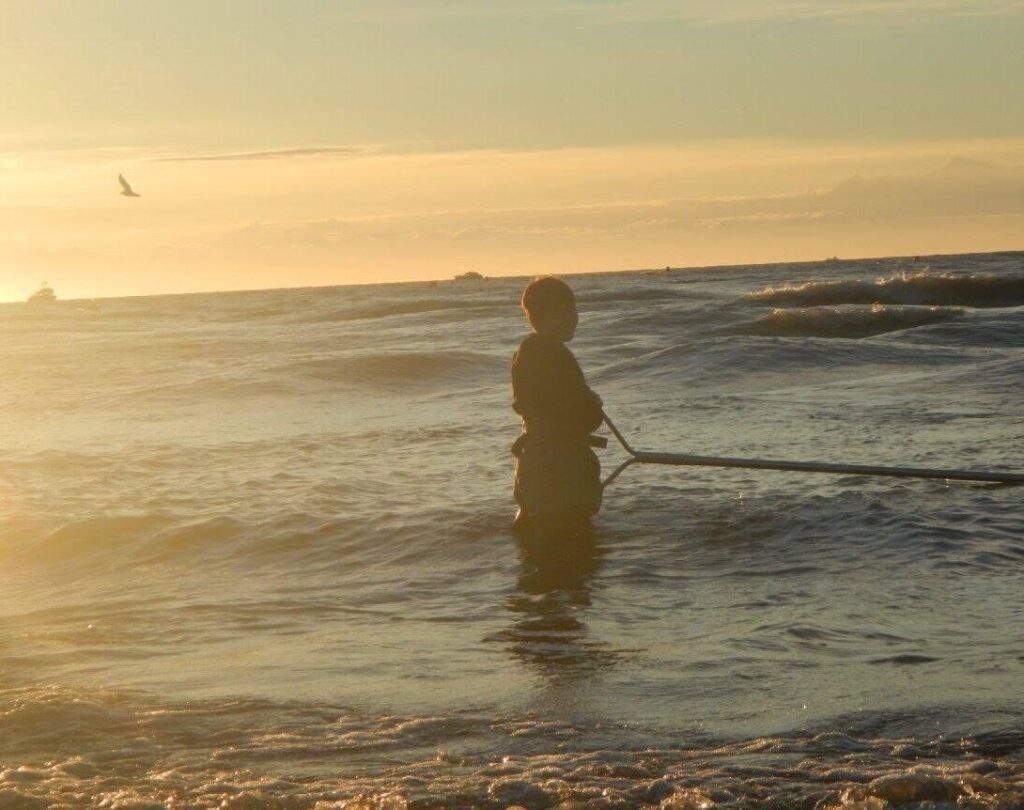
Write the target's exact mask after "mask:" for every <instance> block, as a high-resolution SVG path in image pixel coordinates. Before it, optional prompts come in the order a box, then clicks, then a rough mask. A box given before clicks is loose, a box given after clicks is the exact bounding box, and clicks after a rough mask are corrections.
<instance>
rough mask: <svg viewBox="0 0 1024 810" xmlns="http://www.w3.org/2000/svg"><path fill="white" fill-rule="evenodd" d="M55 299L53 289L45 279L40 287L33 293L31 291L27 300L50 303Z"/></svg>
mask: <svg viewBox="0 0 1024 810" xmlns="http://www.w3.org/2000/svg"><path fill="white" fill-rule="evenodd" d="M56 300H57V294H56V293H55V292H54V291H53V288H52V287H50V285H49V284H47V283H46V282H45V281H44V282H43V286H42V287H40V288H39V289H38V290H36V291H35V292H34V293H32V295H30V296H29V297H28V302H29V303H30V304H52V303H53V302H54V301H56Z"/></svg>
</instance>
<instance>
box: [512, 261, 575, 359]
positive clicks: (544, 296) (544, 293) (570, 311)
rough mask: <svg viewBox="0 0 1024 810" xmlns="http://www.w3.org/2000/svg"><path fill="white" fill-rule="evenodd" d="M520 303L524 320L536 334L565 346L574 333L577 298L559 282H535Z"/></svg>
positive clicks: (527, 287)
mask: <svg viewBox="0 0 1024 810" xmlns="http://www.w3.org/2000/svg"><path fill="white" fill-rule="evenodd" d="M521 303H522V305H523V312H525V313H526V319H527V320H528V321H529V322H530V326H532V327H533V331H534V332H536V333H537V334H538V335H545V336H547V337H553V338H555V339H556V340H560V341H561V342H563V343H568V342H569V341H570V340H572V338H573V335H575V334H576V324H577V323H578V322H579V316H578V315H577V314H576V296H575V295H573V294H572V290H571V289H569V285H568V284H566V283H565V282H564V281H562V280H561V279H559V278H552V277H551V276H546V277H544V278H538V279H534V280H533V281H531V282H530V283H529V284H527V285H526V289H525V290H523V298H522V301H521Z"/></svg>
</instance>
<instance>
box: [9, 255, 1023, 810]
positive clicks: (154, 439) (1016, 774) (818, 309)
mask: <svg viewBox="0 0 1024 810" xmlns="http://www.w3.org/2000/svg"><path fill="white" fill-rule="evenodd" d="M570 281H571V283H572V285H573V286H574V288H575V289H576V290H577V293H578V297H579V299H580V309H581V326H580V330H579V333H578V336H577V338H576V340H575V341H574V342H573V344H572V348H573V350H574V351H575V352H576V353H577V356H578V357H579V359H580V361H581V364H582V365H583V368H584V370H585V371H586V373H587V375H588V378H589V380H590V382H591V384H592V385H593V386H594V388H595V389H596V390H597V391H598V392H599V393H600V394H601V395H602V396H603V398H604V401H605V404H606V408H607V410H608V412H609V414H610V415H611V416H612V418H614V419H615V421H616V423H617V424H618V426H619V427H620V429H622V430H623V432H624V433H625V434H626V435H627V437H628V438H629V439H630V441H631V442H632V443H633V444H634V445H635V446H637V447H639V448H641V449H647V450H666V451H679V452H693V453H701V454H715V455H733V456H754V457H758V456H761V457H772V458H784V459H794V460H809V461H836V462H841V461H846V462H852V463H877V464H894V465H907V466H910V465H917V466H930V467H974V468H981V469H1013V470H1020V469H1024V420H1022V418H1021V415H1020V392H1021V390H1022V389H1024V254H990V255H985V256H949V257H931V258H928V259H924V260H877V261H876V260H871V261H856V262H842V261H832V262H825V263H817V264H800V265H797V264H791V265H774V266H768V267H740V268H717V269H708V270H700V271H682V270H681V271H674V272H657V273H628V274H613V275H602V276H586V277H577V278H572V279H570ZM522 284H523V280H522V279H503V280H490V281H482V282H471V281H469V282H440V283H435V284H426V283H424V284H404V285H380V286H366V287H348V288H327V289H317V290H292V291H269V292H251V293H232V294H211V295H194V296H169V297H153V298H137V299H119V300H107V301H100V302H99V306H98V308H96V309H94V308H90V307H85V306H81V305H80V304H78V303H76V302H73V301H60V302H58V303H57V304H56V305H55V306H53V307H45V306H44V307H28V306H26V305H22V304H12V305H4V306H2V307H0V333H2V334H0V337H2V340H0V368H2V369H3V374H4V385H3V386H2V387H0V415H2V421H0V808H6V807H18V808H35V807H47V806H64V807H93V806H97V805H100V804H103V806H106V807H111V808H116V807H134V808H142V807H157V806H160V807H225V808H243V807H244V808H248V807H301V808H305V807H347V808H406V807H414V808H427V807H437V808H442V807H444V808H447V807H486V808H504V807H509V806H512V805H519V806H522V807H528V808H542V807H555V806H559V807H562V808H585V807H592V808H632V807H645V806H658V805H661V806H663V807H666V808H697V807H712V806H726V807H764V806H776V807H808V808H811V807H820V808H827V807H840V806H842V807H848V808H872V809H874V808H885V807H890V806H902V807H999V808H1011V807H1024V722H1022V717H1024V715H1022V710H1024V700H1022V697H1021V695H1022V693H1024V690H1022V686H1024V636H1022V634H1021V631H1020V627H1021V626H1022V615H1021V609H1020V607H1019V606H1020V604H1021V594H1022V584H1024V577H1022V574H1021V568H1022V566H1024V509H1022V507H1021V499H1020V492H1021V490H1020V489H1019V488H1013V487H1000V486H986V485H971V484H948V483H945V482H941V481H915V480H891V479H871V478H859V477H852V476H850V477H847V476H814V475H801V474H791V473H778V472H754V471H743V470H716V469H709V468H707V469H706V468H701V469H696V468H692V469H673V468H658V467H643V466H635V467H633V468H631V469H630V470H628V471H627V472H626V473H624V474H623V476H622V477H621V478H619V479H618V480H617V481H616V482H615V483H614V484H613V485H612V486H611V487H610V488H609V489H608V490H607V492H606V494H605V506H604V511H603V512H602V514H601V515H600V516H599V518H598V519H597V521H596V524H595V531H594V536H593V537H592V538H590V539H589V540H588V539H583V540H581V541H579V542H576V543H574V544H571V545H567V546H566V547H564V548H557V549H536V548H529V547H522V546H519V545H517V544H516V542H515V541H514V540H513V538H512V537H511V536H510V535H509V534H508V532H507V524H508V521H509V519H510V517H511V511H512V503H511V467H512V458H511V455H510V454H509V446H510V444H511V442H512V440H513V439H514V438H515V435H516V432H517V425H516V421H515V419H514V414H513V413H512V412H511V410H510V406H509V399H510V392H509V383H508V360H509V357H510V355H511V352H512V351H513V349H514V348H515V346H516V344H517V343H518V341H519V339H520V338H521V337H522V335H523V334H524V331H525V325H524V322H523V320H522V316H521V315H520V313H519V312H518V310H517V306H516V300H517V296H518V293H519V291H520V290H521V287H522ZM59 292H60V290H59V289H58V294H59ZM613 445H614V442H613ZM601 455H602V464H603V465H604V467H605V470H606V471H610V470H611V469H612V468H613V467H614V466H615V465H616V464H617V463H618V462H619V461H621V460H622V459H623V458H624V455H623V453H622V452H621V450H617V449H615V448H614V447H612V448H609V449H608V450H607V451H603V452H602V454H601Z"/></svg>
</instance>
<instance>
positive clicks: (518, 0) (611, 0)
mask: <svg viewBox="0 0 1024 810" xmlns="http://www.w3.org/2000/svg"><path fill="white" fill-rule="evenodd" d="M336 14H337V16H339V17H342V18H344V19H349V20H358V21H363V22H389V21H390V22H409V21H416V20H431V19H437V20H444V19H456V18H463V19H481V18H490V19H493V18H503V17H505V18H508V17H518V18H538V17H542V18H558V17H562V18H577V19H583V20H592V21H595V22H617V23H618V22H630V21H633V22H638V21H649V20H680V21H690V22H697V23H712V24H725V23H744V22H756V21H763V20H772V19H807V20H814V19H818V20H836V21H842V20H869V19H878V20H881V19H892V18H898V17H910V16H917V15H922V14H952V15H956V16H1004V15H1014V14H1024V0H589V2H581V0H546V2H533V1H531V0H511V1H510V0H495V2H488V3H480V2H478V1H477V0H373V2H372V3H368V2H354V3H351V4H349V5H348V6H347V7H346V9H345V10H344V11H339V12H337V13H336Z"/></svg>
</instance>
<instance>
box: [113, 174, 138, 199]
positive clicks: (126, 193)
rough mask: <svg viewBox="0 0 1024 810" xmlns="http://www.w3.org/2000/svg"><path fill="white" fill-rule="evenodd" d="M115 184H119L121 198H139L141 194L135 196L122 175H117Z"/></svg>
mask: <svg viewBox="0 0 1024 810" xmlns="http://www.w3.org/2000/svg"><path fill="white" fill-rule="evenodd" d="M117 182H119V183H120V184H121V196H122V197H141V196H142V195H141V194H136V193H135V192H134V191H133V190H132V187H131V186H130V185H128V181H127V180H125V179H124V175H123V174H119V175H118V176H117Z"/></svg>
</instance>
